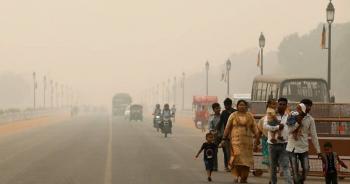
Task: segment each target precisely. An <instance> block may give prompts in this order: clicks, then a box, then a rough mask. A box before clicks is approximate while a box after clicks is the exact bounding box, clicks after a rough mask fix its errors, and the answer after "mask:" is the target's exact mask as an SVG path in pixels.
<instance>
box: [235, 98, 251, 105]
mask: <svg viewBox="0 0 350 184" xmlns="http://www.w3.org/2000/svg"><path fill="white" fill-rule="evenodd" d="M241 102H243V103H244V104H245V105H246V106H247V107H248V106H249V103H248V102H247V101H245V100H243V99H241V100H238V102H237V107H238V104H240V103H241Z"/></svg>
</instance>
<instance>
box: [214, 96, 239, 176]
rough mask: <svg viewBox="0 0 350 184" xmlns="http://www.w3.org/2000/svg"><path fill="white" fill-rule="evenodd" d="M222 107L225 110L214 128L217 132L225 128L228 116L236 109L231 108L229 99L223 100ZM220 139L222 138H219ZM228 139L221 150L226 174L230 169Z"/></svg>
mask: <svg viewBox="0 0 350 184" xmlns="http://www.w3.org/2000/svg"><path fill="white" fill-rule="evenodd" d="M224 106H225V110H224V111H222V113H221V115H220V121H219V123H218V124H217V126H216V130H217V131H218V132H220V131H223V130H224V129H225V127H226V124H227V121H228V118H229V117H230V115H231V114H232V113H234V112H235V111H236V109H234V108H233V107H232V100H231V99H230V98H226V99H225V100H224ZM221 139H222V137H221ZM229 141H230V140H229V139H227V140H226V143H227V144H224V146H223V150H224V164H225V170H226V171H227V172H230V169H229V168H228V162H229V159H230V152H231V151H230V143H229Z"/></svg>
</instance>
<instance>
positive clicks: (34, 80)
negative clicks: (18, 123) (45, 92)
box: [33, 72, 37, 110]
mask: <svg viewBox="0 0 350 184" xmlns="http://www.w3.org/2000/svg"><path fill="white" fill-rule="evenodd" d="M33 84H34V85H33V87H34V99H33V100H34V101H33V109H34V110H35V108H36V101H35V100H36V99H35V98H36V88H37V83H36V73H35V72H33Z"/></svg>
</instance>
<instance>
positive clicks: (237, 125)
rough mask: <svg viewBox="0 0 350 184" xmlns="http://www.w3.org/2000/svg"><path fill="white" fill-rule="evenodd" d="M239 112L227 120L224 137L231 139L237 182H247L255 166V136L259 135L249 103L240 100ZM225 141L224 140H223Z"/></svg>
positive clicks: (233, 165)
mask: <svg viewBox="0 0 350 184" xmlns="http://www.w3.org/2000/svg"><path fill="white" fill-rule="evenodd" d="M237 110H238V111H237V112H235V113H233V114H231V116H230V118H229V119H228V121H227V125H226V128H225V132H224V136H223V137H224V139H225V140H228V139H230V143H231V158H230V162H229V165H230V167H231V172H232V175H233V176H235V177H236V178H237V179H235V182H238V178H239V179H240V183H247V179H248V175H249V169H250V167H252V166H253V163H254V159H253V136H254V135H255V136H257V135H258V130H257V127H256V123H255V120H254V117H253V115H252V114H251V113H249V112H248V103H247V102H246V101H244V100H239V101H238V103H237ZM223 143H224V142H223Z"/></svg>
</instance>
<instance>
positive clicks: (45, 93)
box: [44, 76, 46, 109]
mask: <svg viewBox="0 0 350 184" xmlns="http://www.w3.org/2000/svg"><path fill="white" fill-rule="evenodd" d="M45 108H46V76H44V109H45Z"/></svg>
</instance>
